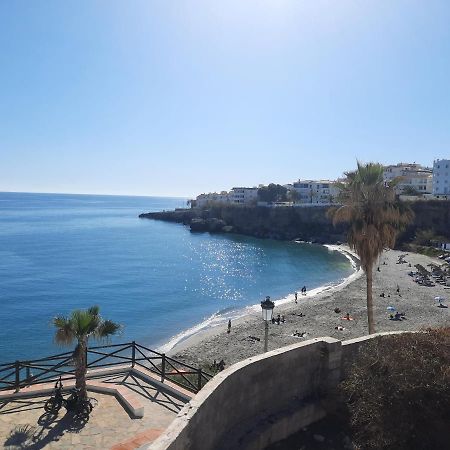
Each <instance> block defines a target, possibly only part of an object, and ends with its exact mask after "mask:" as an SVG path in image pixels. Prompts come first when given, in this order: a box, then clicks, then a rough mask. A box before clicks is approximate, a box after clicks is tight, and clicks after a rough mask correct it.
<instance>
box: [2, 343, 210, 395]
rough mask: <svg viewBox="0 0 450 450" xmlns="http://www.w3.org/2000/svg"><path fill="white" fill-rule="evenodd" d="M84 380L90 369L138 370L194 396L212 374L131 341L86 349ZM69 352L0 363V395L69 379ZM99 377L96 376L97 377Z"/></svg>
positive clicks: (71, 373)
mask: <svg viewBox="0 0 450 450" xmlns="http://www.w3.org/2000/svg"><path fill="white" fill-rule="evenodd" d="M86 353H87V355H86V361H87V369H88V374H87V377H88V378H90V377H95V375H96V374H95V372H92V370H93V369H100V368H106V367H112V368H113V367H118V366H120V367H121V368H122V367H123V368H124V370H126V369H127V368H133V367H137V368H141V369H144V370H147V371H150V372H152V373H153V374H156V375H157V376H158V377H159V378H160V380H161V382H164V381H165V380H168V381H170V382H172V383H174V384H176V385H178V386H180V387H183V388H184V389H187V390H189V391H190V392H193V393H197V392H198V391H199V390H200V389H201V388H202V386H204V385H205V383H206V382H208V381H209V380H210V379H211V378H212V375H211V374H209V373H208V372H206V371H204V370H202V369H201V368H197V367H193V366H190V365H189V364H185V363H183V362H181V361H178V360H176V359H174V358H171V357H169V356H167V355H165V354H164V353H159V352H157V351H155V350H151V349H149V348H147V347H145V346H144V345H140V344H138V343H136V342H135V341H133V342H129V343H125V344H111V345H100V346H97V347H89V348H88V349H87V350H86ZM72 355H73V352H65V353H59V354H57V355H53V356H47V357H45V358H41V359H34V360H28V361H15V362H13V363H6V364H0V392H1V391H5V390H15V391H16V392H18V391H19V390H20V389H22V388H24V387H27V386H32V385H36V384H43V383H50V382H55V381H56V380H57V379H58V378H59V377H61V380H73V379H74V378H75V366H74V362H73V356H72ZM100 375H101V374H98V376H100Z"/></svg>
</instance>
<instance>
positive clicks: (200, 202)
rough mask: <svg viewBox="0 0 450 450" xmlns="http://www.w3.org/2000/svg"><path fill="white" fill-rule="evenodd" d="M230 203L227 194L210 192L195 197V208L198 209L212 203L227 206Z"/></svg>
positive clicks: (228, 194)
mask: <svg viewBox="0 0 450 450" xmlns="http://www.w3.org/2000/svg"><path fill="white" fill-rule="evenodd" d="M231 202H232V200H231V194H230V193H229V192H227V191H222V192H219V193H217V192H211V193H209V194H200V195H197V198H196V200H195V206H196V207H198V208H205V207H207V206H211V205H212V204H214V203H220V204H227V203H231Z"/></svg>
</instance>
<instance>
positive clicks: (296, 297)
mask: <svg viewBox="0 0 450 450" xmlns="http://www.w3.org/2000/svg"><path fill="white" fill-rule="evenodd" d="M294 298H295V303H297V299H298V292H297V291H295V292H294Z"/></svg>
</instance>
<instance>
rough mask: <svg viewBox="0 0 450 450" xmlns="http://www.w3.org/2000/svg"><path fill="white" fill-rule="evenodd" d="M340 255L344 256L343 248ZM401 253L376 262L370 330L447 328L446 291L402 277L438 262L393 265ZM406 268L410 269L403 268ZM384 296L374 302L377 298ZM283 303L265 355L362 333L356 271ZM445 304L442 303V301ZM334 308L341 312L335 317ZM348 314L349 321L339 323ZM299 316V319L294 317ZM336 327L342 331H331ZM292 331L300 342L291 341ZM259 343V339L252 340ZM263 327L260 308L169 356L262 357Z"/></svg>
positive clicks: (204, 359)
mask: <svg viewBox="0 0 450 450" xmlns="http://www.w3.org/2000/svg"><path fill="white" fill-rule="evenodd" d="M341 250H345V251H349V250H348V249H346V248H345V247H344V246H342V247H341ZM402 254H405V253H404V252H400V251H395V250H389V251H386V252H384V253H383V255H382V256H381V258H380V264H379V268H380V271H377V270H376V266H375V269H374V282H373V298H374V315H375V324H376V331H398V330H405V331H407V330H420V329H422V328H426V327H430V326H442V325H449V324H450V308H439V307H438V306H437V305H438V302H436V301H435V300H434V298H435V297H436V296H442V297H445V298H446V299H450V287H444V286H442V285H441V284H438V283H436V284H435V286H433V287H426V286H420V285H418V284H417V283H415V282H414V281H413V278H412V277H411V276H409V275H408V272H410V271H411V270H412V271H416V269H415V267H414V265H415V264H421V265H422V266H424V267H426V268H427V269H429V268H428V267H427V265H428V264H430V263H436V264H442V261H440V260H439V259H434V258H430V257H427V256H424V255H419V254H415V253H409V254H406V255H407V256H406V257H405V261H406V264H397V261H398V258H399V256H400V255H402ZM409 264H411V267H410V266H409ZM397 287H399V290H400V292H399V293H398V292H397ZM383 292H384V294H385V297H384V298H383V297H380V294H381V293H383ZM289 300H290V301H288V302H286V303H284V304H281V305H276V306H275V309H274V317H276V316H277V314H280V315H284V317H285V323H281V324H280V325H277V324H276V323H275V324H272V323H270V325H269V350H273V349H275V348H279V347H282V346H285V345H289V344H293V343H295V342H298V341H301V340H307V339H311V338H315V337H321V336H330V337H334V338H336V339H341V340H347V339H351V338H355V337H358V336H363V335H365V334H367V330H368V327H367V313H366V279H365V276H364V273H363V271H362V270H358V272H357V273H355V274H354V275H352V276H351V277H350V278H349V279H348V280H347V281H346V282H344V283H342V284H341V285H338V286H335V287H333V288H330V289H328V290H325V291H322V292H319V293H308V292H307V295H305V296H304V295H301V293H300V292H299V293H298V302H297V303H295V301H294V294H292V295H291V296H289ZM444 303H445V304H449V302H448V300H446V301H445V302H444ZM389 306H392V307H393V308H395V309H396V310H397V311H399V312H401V313H405V320H401V321H394V320H389V311H388V310H387V308H388V307H389ZM335 308H340V310H341V312H340V313H336V312H335V311H334V309H335ZM346 313H349V314H350V317H351V318H352V319H353V320H350V321H349V320H344V319H343V317H345V314H346ZM300 314H303V317H300ZM336 327H342V328H343V329H340V330H336ZM296 331H298V332H300V333H302V332H306V334H305V335H304V337H294V336H293V334H294V333H295V332H296ZM258 339H259V340H258ZM263 346H264V322H263V320H262V317H261V310H260V308H258V309H256V308H255V311H254V312H252V313H250V314H248V315H246V316H244V317H242V318H240V319H238V320H235V321H233V323H232V326H231V331H230V333H227V327H226V326H220V327H216V328H213V329H208V330H205V331H203V332H201V333H198V334H195V335H193V336H191V337H190V338H188V339H186V340H185V341H183V342H181V343H180V344H178V345H176V346H175V347H174V348H173V349H172V350H171V351H170V352H169V354H170V355H171V356H175V357H176V358H177V359H180V360H182V361H184V362H187V363H190V364H194V365H199V364H200V365H210V364H211V363H212V362H213V361H214V360H216V361H220V360H221V359H223V360H224V361H225V364H226V366H229V365H231V364H233V363H235V362H237V361H240V360H242V359H245V358H248V357H250V356H254V355H256V354H259V353H262V352H263Z"/></svg>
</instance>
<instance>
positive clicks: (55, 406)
mask: <svg viewBox="0 0 450 450" xmlns="http://www.w3.org/2000/svg"><path fill="white" fill-rule="evenodd" d="M44 409H45V411H46V412H58V411H59V410H60V409H61V402H59V401H58V400H57V399H56V398H54V397H51V398H49V399H48V400H47V401H46V402H45V405H44Z"/></svg>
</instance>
